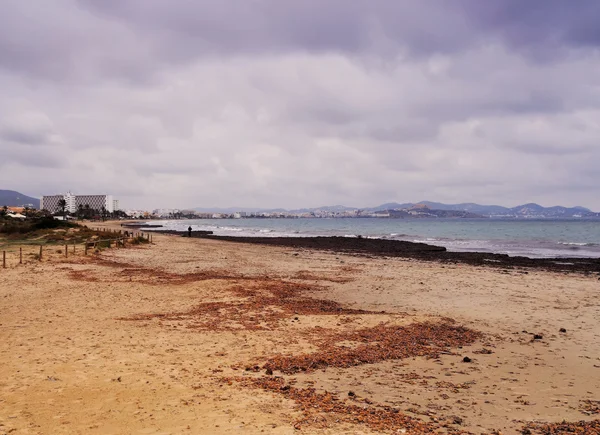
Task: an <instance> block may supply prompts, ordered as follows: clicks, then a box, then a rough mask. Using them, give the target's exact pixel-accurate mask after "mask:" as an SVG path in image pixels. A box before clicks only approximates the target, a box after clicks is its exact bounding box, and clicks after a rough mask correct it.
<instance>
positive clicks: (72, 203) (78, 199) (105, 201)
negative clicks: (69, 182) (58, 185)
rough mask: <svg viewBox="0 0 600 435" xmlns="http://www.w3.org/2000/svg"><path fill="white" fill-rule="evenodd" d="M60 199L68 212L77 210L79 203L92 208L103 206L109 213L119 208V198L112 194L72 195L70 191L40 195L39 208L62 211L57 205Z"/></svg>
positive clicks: (98, 208)
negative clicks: (62, 193) (61, 193)
mask: <svg viewBox="0 0 600 435" xmlns="http://www.w3.org/2000/svg"><path fill="white" fill-rule="evenodd" d="M61 199H64V200H65V202H66V203H67V207H66V209H67V211H68V212H69V213H75V212H77V210H78V209H79V206H80V205H81V206H82V207H85V208H87V207H86V206H89V208H91V209H92V210H102V207H104V208H105V209H106V211H108V212H109V213H112V212H114V211H115V210H119V200H118V199H113V196H112V195H73V194H72V193H71V192H67V193H66V194H64V195H49V196H42V200H41V201H40V209H42V210H43V209H46V210H48V211H49V212H50V213H57V212H59V211H62V208H61V207H60V205H59V202H60V200H61Z"/></svg>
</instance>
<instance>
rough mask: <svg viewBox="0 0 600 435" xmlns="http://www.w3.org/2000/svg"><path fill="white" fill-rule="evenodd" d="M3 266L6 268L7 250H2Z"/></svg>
mask: <svg viewBox="0 0 600 435" xmlns="http://www.w3.org/2000/svg"><path fill="white" fill-rule="evenodd" d="M2 267H3V268H5V269H6V251H2Z"/></svg>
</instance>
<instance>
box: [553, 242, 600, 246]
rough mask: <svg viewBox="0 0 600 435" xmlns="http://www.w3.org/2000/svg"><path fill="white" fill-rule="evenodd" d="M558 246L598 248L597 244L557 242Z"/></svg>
mask: <svg viewBox="0 0 600 435" xmlns="http://www.w3.org/2000/svg"><path fill="white" fill-rule="evenodd" d="M558 244H559V245H565V246H598V243H585V242H558Z"/></svg>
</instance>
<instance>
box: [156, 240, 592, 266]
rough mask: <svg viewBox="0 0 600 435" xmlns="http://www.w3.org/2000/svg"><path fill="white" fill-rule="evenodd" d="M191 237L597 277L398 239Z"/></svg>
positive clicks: (552, 261)
mask: <svg viewBox="0 0 600 435" xmlns="http://www.w3.org/2000/svg"><path fill="white" fill-rule="evenodd" d="M152 232H153V233H160V234H166V235H174V236H181V237H186V236H187V232H185V231H175V230H154V229H153V230H152ZM192 238H203V239H213V240H222V241H226V242H234V243H248V244H258V245H268V246H281V247H289V248H295V249H314V250H320V251H328V252H339V253H350V254H357V255H366V256H374V257H400V258H409V259H414V260H421V261H435V262H442V263H461V264H468V265H472V266H490V267H495V268H501V269H507V268H509V269H510V268H523V269H533V270H547V271H552V272H577V273H584V274H590V273H596V274H598V275H599V276H600V258H587V257H581V258H577V257H565V258H560V257H559V258H529V257H520V256H514V257H512V256H509V255H507V254H494V253H487V252H451V251H448V250H447V249H446V248H445V247H442V246H436V245H429V244H426V243H416V242H408V241H401V240H386V239H372V238H359V237H340V236H317V237H236V236H217V235H213V234H211V232H210V231H193V232H192Z"/></svg>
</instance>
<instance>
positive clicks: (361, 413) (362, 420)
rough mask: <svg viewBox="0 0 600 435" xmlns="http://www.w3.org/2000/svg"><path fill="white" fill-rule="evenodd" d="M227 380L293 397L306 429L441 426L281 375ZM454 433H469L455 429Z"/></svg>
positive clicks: (423, 430)
mask: <svg viewBox="0 0 600 435" xmlns="http://www.w3.org/2000/svg"><path fill="white" fill-rule="evenodd" d="M225 381H227V382H233V381H236V382H239V383H241V384H242V385H243V386H246V387H251V388H260V389H262V390H265V391H269V392H273V393H277V394H281V395H283V396H284V397H285V398H287V399H291V400H293V401H294V402H295V403H296V404H297V406H298V407H299V408H300V410H301V411H302V418H300V419H299V420H297V421H296V422H295V423H294V428H296V429H302V428H303V427H304V426H310V427H317V428H327V427H329V426H330V425H332V424H334V423H335V424H339V423H340V422H345V423H351V424H360V425H362V424H364V425H366V426H367V427H369V428H370V429H372V430H375V431H380V432H391V431H393V432H396V433H402V431H403V430H404V431H406V432H407V433H410V434H431V433H436V430H437V429H438V427H437V426H436V425H433V424H431V423H425V422H423V421H421V420H418V419H416V418H413V417H410V416H408V415H406V414H404V413H402V412H400V411H399V410H397V409H395V408H392V407H389V406H378V405H372V404H366V405H364V406H359V405H356V404H351V403H348V402H347V401H346V400H342V399H340V398H339V397H338V396H337V395H336V394H332V393H330V392H328V391H324V392H321V393H319V392H317V391H316V390H315V389H314V388H296V387H294V386H291V385H289V384H286V382H285V380H284V379H283V378H279V377H276V378H273V377H261V378H240V377H237V378H225ZM397 431H399V432H397ZM452 433H455V434H459V433H465V432H463V431H459V430H453V431H452Z"/></svg>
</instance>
